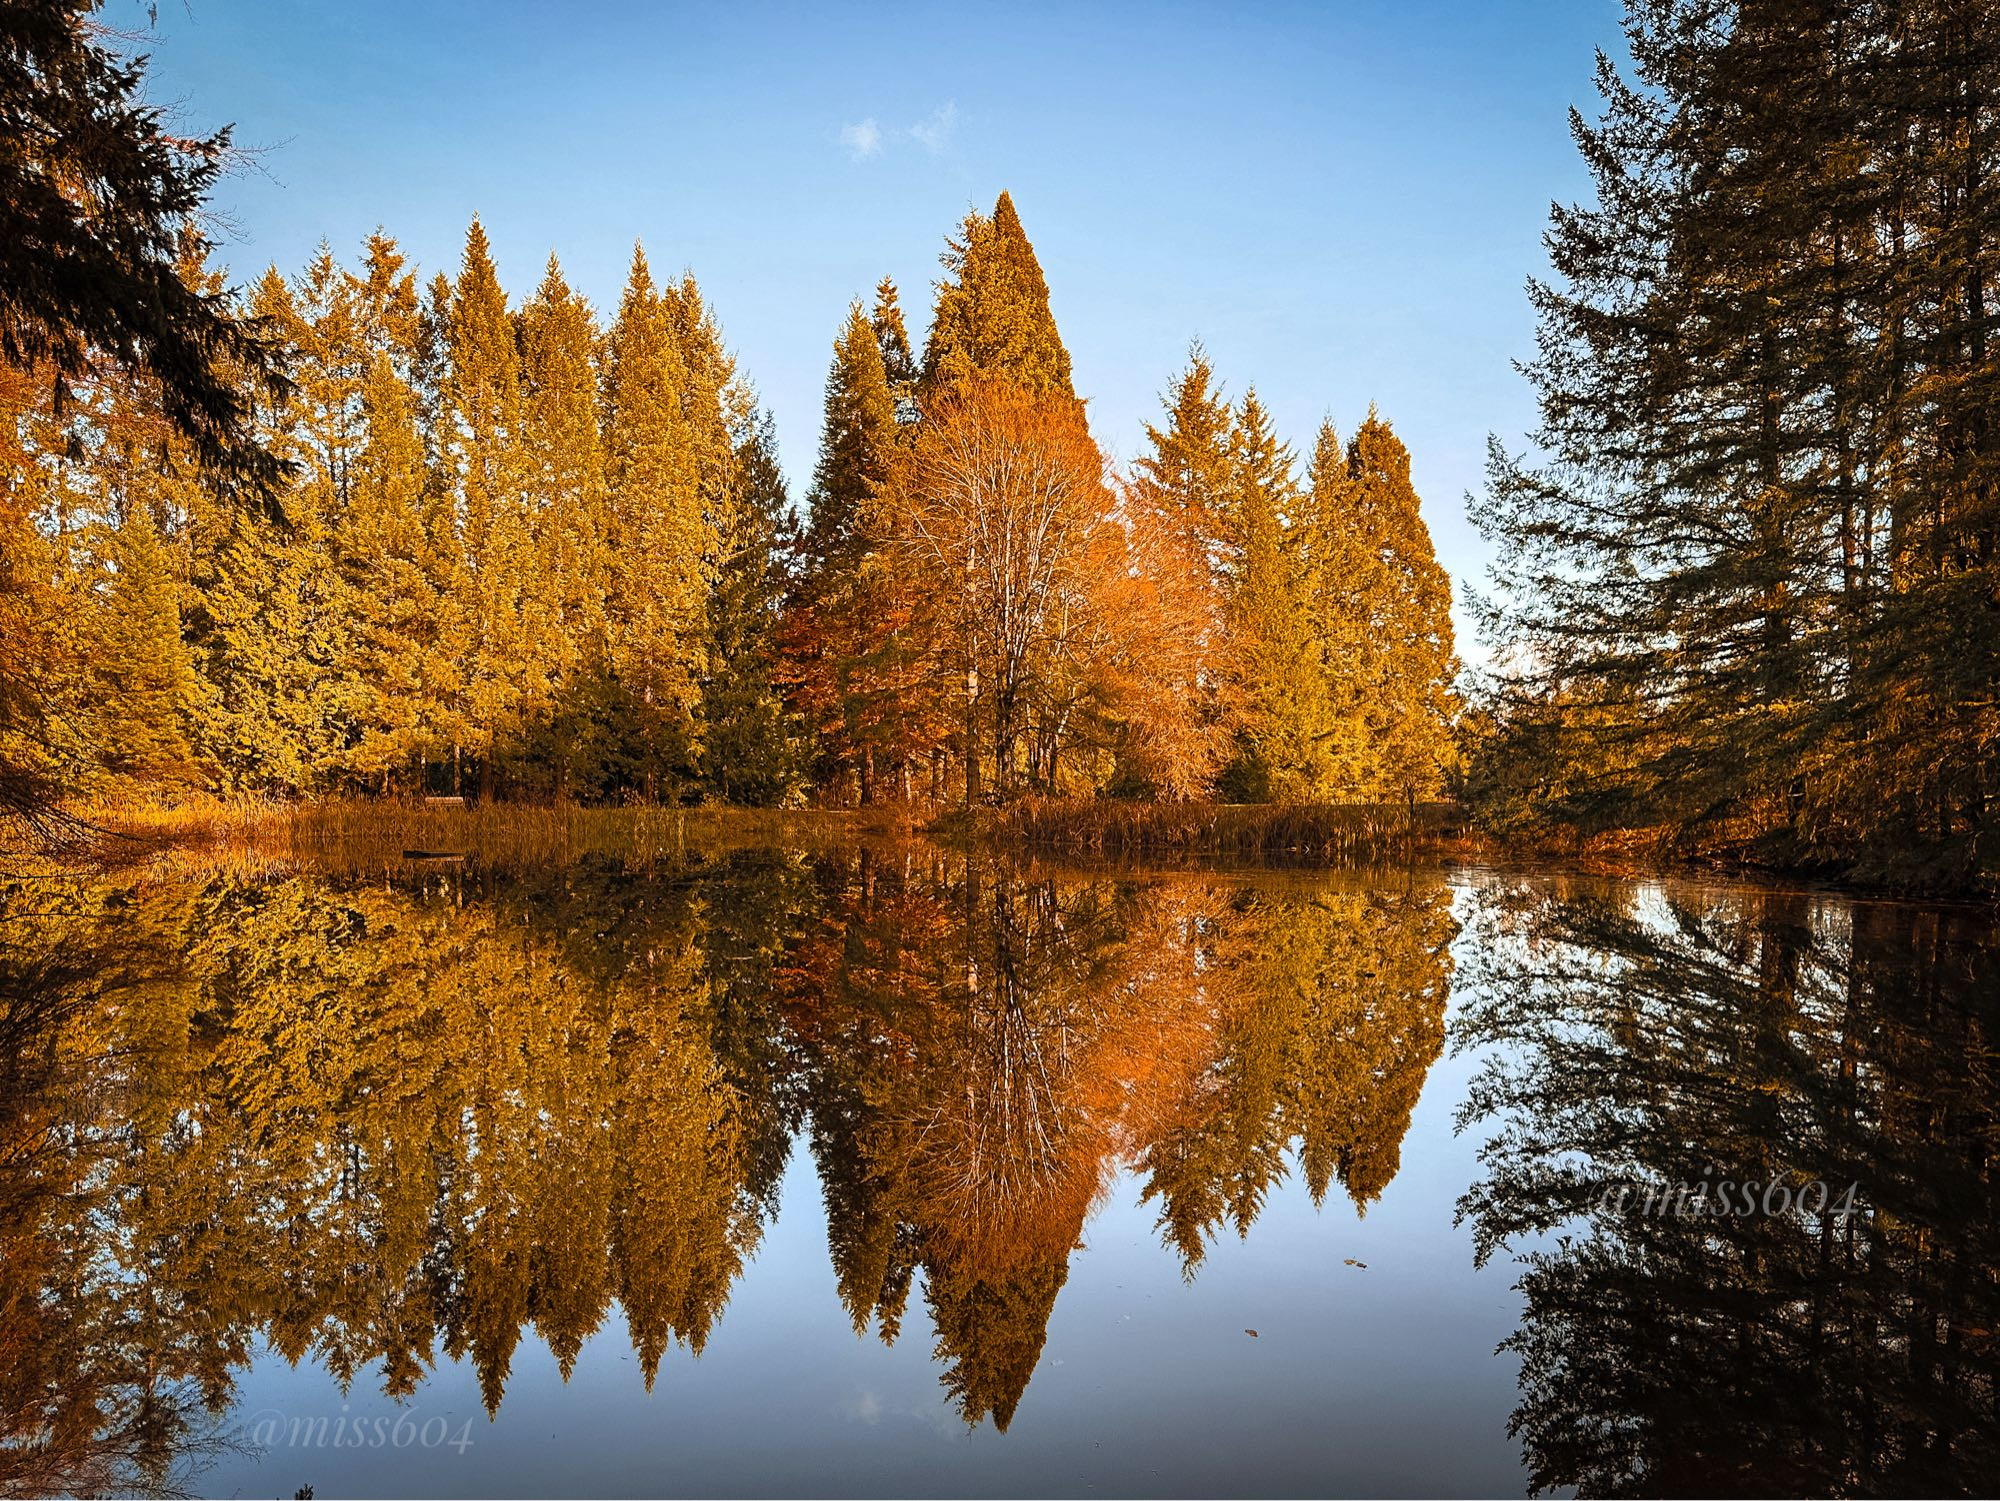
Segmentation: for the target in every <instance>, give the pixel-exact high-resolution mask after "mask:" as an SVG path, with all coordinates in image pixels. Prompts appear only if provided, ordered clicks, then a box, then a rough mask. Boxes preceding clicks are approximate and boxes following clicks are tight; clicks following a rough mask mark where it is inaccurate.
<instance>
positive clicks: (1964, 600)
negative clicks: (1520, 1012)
mask: <svg viewBox="0 0 2000 1501" xmlns="http://www.w3.org/2000/svg"><path fill="white" fill-rule="evenodd" d="M1626 35H1627V40H1628V43H1629V47H1630V54H1631V65H1630V68H1629V69H1622V68H1621V67H1619V66H1617V65H1614V64H1613V63H1612V62H1611V61H1610V60H1608V59H1607V60H1601V61H1600V64H1599V68H1598V88H1599V92H1600V95H1601V97H1602V101H1603V110H1602V115H1601V117H1600V118H1599V119H1598V120H1596V121H1594V122H1593V121H1586V120H1584V119H1582V118H1581V117H1578V118H1576V119H1575V121H1574V123H1573V129H1574V134H1575V136H1576V139H1577V143H1578V146H1579V149H1580V150H1581V152H1582V154H1583V156H1584V159H1585V162H1586V164H1587V165H1588V166H1589V168H1590V170H1591V173H1592V176H1593V180H1594V183H1595V189H1596V192H1595V197H1594V200H1593V201H1591V202H1587V203H1582V204H1576V205H1571V206H1566V207H1561V208H1559V209H1558V210H1557V211H1556V212H1555V214H1554V217H1553V219H1552V222H1551V227H1550V231H1549V235H1548V244H1549V248H1550V253H1551V260H1552V264H1553V273H1554V274H1553V277H1552V278H1551V280H1550V281H1549V282H1547V283H1545V284H1537V285H1536V286H1535V287H1534V289H1533V296H1534V302H1535V306H1536V310H1537V313H1538V315H1539V318H1540V323H1541V329H1540V335H1539V353H1538V356H1537V358H1536V359H1535V361H1534V362H1533V363H1532V364H1531V365H1530V367H1529V370H1528V373H1529V377H1530V379H1531V381H1532V382H1533V384H1534V386H1535V389H1536V394H1537V397H1538V400H1539V402H1540V406H1541V414H1542V420H1541V425H1540V427H1539V429H1538V430H1537V432H1536V433H1535V434H1534V439H1533V441H1534V445H1535V447H1536V449H1537V450H1538V451H1539V455H1540V456H1539V457H1537V458H1536V459H1534V460H1533V461H1529V460H1527V459H1522V458H1516V457H1514V456H1512V455H1510V454H1508V453H1506V452H1505V451H1503V450H1502V449H1500V448H1499V447H1498V446H1497V445H1496V446H1495V448H1494V450H1493V455H1492V463H1491V481H1490V484H1489V488H1488V493H1487V497H1486V499H1485V503H1484V508H1483V513H1482V515H1483V522H1484V525H1485V526H1486V527H1487V529H1488V530H1489V532H1490V533H1491V534H1492V535H1494V536H1495V537H1496V538H1498V539H1499V540H1500V543H1501V546H1502V559H1501V564H1500V567H1499V568H1498V570H1497V571H1496V577H1495V583H1496V590H1495V597H1494V599H1493V601H1492V602H1491V603H1492V608H1491V610H1490V612H1489V616H1488V624H1489V626H1490V627H1491V629H1492V630H1493V631H1494V633H1495V635H1496V638H1497V639H1499V640H1501V641H1502V642H1504V643H1506V644H1507V645H1509V646H1511V647H1512V648H1514V661H1513V664H1512V670H1511V671H1510V672H1509V673H1507V674H1506V675H1505V677H1504V679H1503V682H1502V685H1501V696H1500V698H1499V701H1498V705H1497V707H1498V711H1499V715H1500V718H1501V721H1502V733H1501V737H1500V741H1499V744H1500V745H1501V746H1503V747H1510V746H1511V742H1509V740H1508V737H1507V734H1506V733H1505V732H1506V728H1507V727H1508V726H1511V725H1513V724H1516V723H1519V724H1527V723H1530V722H1532V721H1535V720H1536V719H1539V718H1546V715H1547V711H1548V706H1550V705H1552V704H1556V703H1561V704H1563V705H1565V706H1567V708H1568V709H1569V710H1571V711H1574V713H1575V714H1576V716H1577V718H1576V720H1575V723H1576V726H1577V730H1578V734H1579V736H1580V737H1581V738H1582V740H1583V741H1584V742H1585V743H1587V744H1588V745H1590V746H1592V747H1594V755H1593V756H1589V757H1585V758H1584V761H1582V762H1572V764H1571V770H1570V771H1569V772H1568V773H1566V774H1565V775H1564V776H1563V777H1562V778H1561V779H1560V780H1561V792H1560V794H1559V795H1556V794H1554V793H1552V794H1551V795H1550V796H1548V797H1546V798H1544V799H1542V801H1541V811H1542V813H1543V814H1544V816H1545V817H1551V818H1555V819H1558V820H1561V821H1563V822H1565V823H1569V824H1572V825H1576V826H1580V827H1583V828H1600V827H1604V826H1607V825H1613V824H1628V825H1630V824H1648V825H1662V826H1666V827H1669V828H1672V829H1676V830H1679V831H1681V833H1682V835H1683V836H1684V837H1688V838H1694V839H1734V838H1739V837H1742V836H1744V835H1749V836H1754V837H1761V838H1762V840H1763V841H1764V842H1765V843H1766V845H1767V846H1768V847H1769V848H1770V849H1772V850H1773V851H1775V852H1778V853H1785V852H1789V853H1790V854H1792V855H1794V856H1797V855H1806V856H1810V857H1815V858H1820V859H1827V860H1834V861H1840V862H1849V863H1852V862H1856V861H1859V862H1861V863H1862V864H1868V863H1870V862H1871V861H1879V860H1880V859H1881V858H1882V857H1883V856H1884V855H1886V854H1888V853H1889V852H1890V851H1892V850H1902V851H1909V850H1912V849H1924V850H1928V851H1930V852H1931V853H1932V855H1933V857H1934V860H1935V862H1936V865H1937V867H1938V868H1939V869H1942V870H1956V871H1960V872H1963V871H1966V870H1970V869H1978V868H1987V869H1990V868H1992V866H1993V864H1994V860H1995V851H1994V847H1993V839H1994V835H1993V832H1992V824H1991V818H1990V815H1989V813H1988V812H1987V809H1988V808H1989V807H1990V805H1991V802H1992V798H1993V795H1994V792H1995V791H1996V790H2000V789H1996V774H2000V773H1997V772H1996V765H1995V758H1994V746H1995V743H1996V729H2000V720H1996V718H1995V714H1996V711H1995V709H1994V707H1993V705H1994V702H1995V698H1994V693H1993V686H1994V682H1995V677H1996V674H2000V667H1996V666H1995V664H1996V663H2000V611H1996V608H1995V606H1994V603H1993V601H1994V598H1995V597H1996V596H1995V590H1994V568H1995V566H1996V565H1995V563H1994V549H1993V546H1992V540H1993V538H1994V537H1995V536H1996V535H2000V522H1996V516H2000V500H1996V497H2000V429H1996V425H1995V423H1994V422H1993V420H1992V416H1991V412H1992V406H1993V398H1992V381H1993V369H1994V365H1993V360H1994V354H1993V327H1994V316H1995V315H1994V311H1993V295H1994V294H1993V290H1992V289H1993V287H1994V285H1995V284H1996V283H1995V272H1996V270H2000V267H1996V264H1995V260H1996V255H2000V235H1996V225H1997V224H2000V221H1996V207H1995V205H1996V203H2000V198H1996V195H1995V193H1994V192H1993V187H1992V184H1993V182H1994V180H1995V173H1996V170H2000V147H1996V141H2000V137H1996V134H1995V131H1994V128H1993V120H1994V111H1995V107H1996V98H2000V29H1996V27H1995V26H1994V25H1993V17H1992V14H1991V10H1990V7H1986V6H1983V5H1979V4H1958V3H1953V4H1942V5H1930V4H1924V5H1918V4H1889V5H1880V6H1865V7H1864V6H1855V5H1850V4H1843V3H1836V0H1820V3H1813V4H1806V5H1796V4H1777V3H1741V4H1731V5H1723V4H1714V3H1693V0H1651V3H1633V4H1632V5H1630V6H1629V7H1628V10H1627V17H1626ZM1502 753H1503V754H1508V755H1511V754H1514V753H1515V749H1514V748H1507V749H1504V750H1503V751H1502ZM1592 759H1594V761H1595V763H1596V770H1595V774H1592V775H1579V774H1577V773H1578V772H1579V771H1581V770H1582V768H1583V767H1584V766H1586V765H1587V764H1588V763H1589V762H1590V761H1591V760H1592Z"/></svg>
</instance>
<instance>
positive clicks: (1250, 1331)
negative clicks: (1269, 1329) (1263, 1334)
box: [1243, 1329, 1260, 1339]
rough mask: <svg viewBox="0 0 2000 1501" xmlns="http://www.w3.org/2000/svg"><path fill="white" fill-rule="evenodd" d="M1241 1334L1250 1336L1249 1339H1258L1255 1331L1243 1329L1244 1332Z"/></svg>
mask: <svg viewBox="0 0 2000 1501" xmlns="http://www.w3.org/2000/svg"><path fill="white" fill-rule="evenodd" d="M1243 1332H1244V1333H1245V1334H1247V1335H1249V1336H1250V1337H1251V1338H1252V1339H1257V1338H1260V1336H1259V1335H1258V1333H1257V1331H1256V1330H1255V1329H1245V1330H1244V1331H1243Z"/></svg>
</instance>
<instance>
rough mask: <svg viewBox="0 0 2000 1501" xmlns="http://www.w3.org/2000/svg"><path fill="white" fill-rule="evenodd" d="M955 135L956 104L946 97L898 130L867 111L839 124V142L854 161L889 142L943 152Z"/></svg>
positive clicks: (873, 153)
mask: <svg viewBox="0 0 2000 1501" xmlns="http://www.w3.org/2000/svg"><path fill="white" fill-rule="evenodd" d="M957 135H958V104H957V102H956V101H955V100H950V99H947V100H946V101H945V102H944V103H943V104H940V105H939V106H938V107H937V108H936V109H934V110H932V111H931V112H930V114H929V115H927V116H925V117H924V118H923V119H921V120H919V121H918V122H917V123H916V124H914V125H909V126H905V127H903V128H902V129H900V130H884V129H883V128H882V127H881V126H880V125H879V124H877V123H876V121H875V117H874V116H873V115H870V116H869V117H868V118H867V119H865V120H857V121H854V122H853V123H851V124H847V125H843V126H841V127H840V144H841V145H842V146H843V147H845V148H846V150H847V154H848V155H849V156H850V157H852V158H853V159H854V160H855V161H857V162H859V161H866V160H867V159H868V158H869V157H871V156H880V155H881V154H882V153H883V152H884V151H886V150H888V149H889V148H890V147H891V146H903V145H913V146H918V147H921V148H922V149H923V150H924V151H925V152H927V153H928V154H929V155H931V156H943V155H944V154H945V153H946V152H947V151H949V150H950V149H951V144H952V142H953V140H954V139H956V137H957Z"/></svg>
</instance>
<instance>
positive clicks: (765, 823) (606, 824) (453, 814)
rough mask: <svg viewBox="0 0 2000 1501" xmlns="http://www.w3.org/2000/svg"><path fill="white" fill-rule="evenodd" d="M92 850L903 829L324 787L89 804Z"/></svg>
mask: <svg viewBox="0 0 2000 1501" xmlns="http://www.w3.org/2000/svg"><path fill="white" fill-rule="evenodd" d="M92 822H93V823H95V824H96V825H97V826H98V827H99V828H101V829H103V830H104V831H105V837H104V838H102V839H100V840H99V841H98V842H97V845H96V847H95V853H96V854H97V856H98V857H99V858H100V859H103V860H105V861H108V862H112V863H119V862H122V861H127V860H132V859H140V858H149V857H154V856H158V855H161V854H166V853H168V852H170V851H171V852H177V853H178V856H179V857H181V858H186V857H190V856H192V857H195V858H198V859H205V860H213V861H222V862H225V863H251V864H269V865H285V864H310V865H314V866H320V867H328V868H333V869H341V870H380V869H389V868H395V867H398V866H416V865H421V864H429V863H433V862H463V863H464V864H466V865H470V866H476V867H480V868H485V869H498V870H525V869H532V868H546V867H550V866H562V865H568V864H573V863H575V862H577V861H580V860H585V859H592V858H597V859H604V860H608V861H609V862H611V863H612V864H615V865H619V866H622V867H625V868H630V869H652V868H658V867H673V866H677V865H681V864H684V863H686V862H687V861H688V859H689V858H690V856H695V857H699V856H702V855H707V854H711V853H721V852H725V851H728V850H730V849H750V848H762V847H773V848H788V849H810V848H815V847H822V846H827V845H836V844H842V843H849V842H852V841H853V840H855V839H857V838H873V839H882V838H890V839H897V838H907V837H909V836H911V834H912V833H913V828H912V825H911V822H910V820H909V817H908V816H907V814H904V813H901V812H899V811H895V810H881V811H877V810H862V811H860V812H834V811H825V810H819V809H772V808H733V807H713V806H704V807H697V808H660V807H648V808H584V807H578V806H576V805H574V804H562V803H558V804H546V805H543V804H528V803H483V804H479V803H475V804H471V805H468V806H458V805H456V804H443V803H432V802H414V801H408V802H387V801H381V800H374V799H368V800H362V799H332V800H329V801H325V802H316V803H302V804H274V803H259V802H249V801H245V802H206V803H192V804H184V805H180V806H175V807H160V806H150V805H137V806H128V807H118V808H111V809H100V810H94V811H93V814H92Z"/></svg>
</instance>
